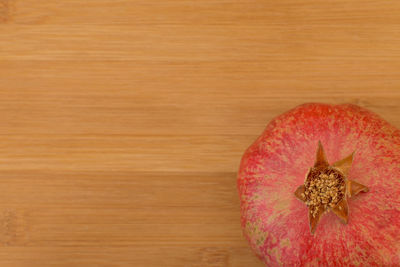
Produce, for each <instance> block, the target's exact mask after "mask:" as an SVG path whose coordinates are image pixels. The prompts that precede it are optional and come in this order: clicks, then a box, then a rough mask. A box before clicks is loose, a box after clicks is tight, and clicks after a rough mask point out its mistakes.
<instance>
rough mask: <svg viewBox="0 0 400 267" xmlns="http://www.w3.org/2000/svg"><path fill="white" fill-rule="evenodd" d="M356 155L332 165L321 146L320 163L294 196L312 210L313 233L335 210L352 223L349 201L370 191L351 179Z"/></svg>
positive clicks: (316, 163) (310, 172)
mask: <svg viewBox="0 0 400 267" xmlns="http://www.w3.org/2000/svg"><path fill="white" fill-rule="evenodd" d="M353 157H354V152H353V153H351V154H350V155H349V156H347V157H345V158H344V159H342V160H339V161H337V162H335V163H334V164H332V165H330V164H329V162H328V160H327V157H326V154H325V151H324V148H323V146H322V144H321V142H320V141H319V142H318V148H317V153H316V160H315V163H314V166H313V167H312V168H310V170H309V171H308V173H307V175H306V179H305V182H304V184H303V185H300V186H299V187H298V188H297V189H296V191H295V192H294V195H295V196H296V197H297V198H298V199H299V200H301V201H302V202H304V203H305V204H306V205H307V206H308V218H309V225H310V231H311V233H312V234H313V233H314V232H315V229H316V227H317V225H318V222H319V220H320V219H321V217H322V215H323V214H324V213H325V212H327V211H329V210H332V211H333V213H334V214H336V215H337V216H338V217H339V218H340V219H342V221H343V222H344V223H347V222H348V216H349V208H348V198H350V197H352V196H355V195H357V194H358V193H360V192H368V191H369V189H368V187H366V186H364V185H362V184H360V183H357V182H355V181H352V180H349V179H347V176H348V174H349V171H350V168H351V165H352V163H353Z"/></svg>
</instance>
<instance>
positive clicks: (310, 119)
mask: <svg viewBox="0 0 400 267" xmlns="http://www.w3.org/2000/svg"><path fill="white" fill-rule="evenodd" d="M319 140H320V141H321V143H322V144H323V146H324V149H325V152H326V155H327V158H328V161H329V163H334V162H335V161H337V160H340V159H342V158H344V157H346V156H348V155H349V154H351V153H352V152H353V151H355V155H354V160H353V164H352V167H351V169H350V173H349V175H348V179H352V180H355V181H357V182H359V183H361V184H363V185H366V186H367V187H369V189H370V191H369V192H368V193H360V194H359V195H357V196H355V197H354V198H353V197H352V198H351V199H350V200H349V221H348V223H347V224H344V223H343V222H341V221H340V220H339V219H338V217H336V216H335V215H334V214H333V213H332V212H328V213H326V214H324V215H323V216H322V218H321V220H320V222H319V224H318V227H317V229H316V231H315V233H314V234H311V233H310V227H309V221H308V208H307V206H306V205H305V204H304V203H302V202H301V201H299V200H298V199H296V197H295V196H294V192H295V190H296V188H297V187H298V186H299V185H301V184H303V183H304V179H305V174H306V173H307V171H308V170H309V168H310V167H311V166H313V164H314V160H315V153H316V149H317V145H318V141H319ZM237 187H238V192H239V197H240V208H241V225H242V229H243V233H244V235H245V237H246V238H247V240H248V241H249V243H250V246H251V248H252V249H253V250H254V252H255V253H256V254H257V256H258V257H259V258H260V259H261V260H262V261H264V262H265V263H266V264H267V265H268V266H400V131H399V130H398V129H396V128H395V127H394V126H392V125H390V124H389V123H388V122H386V121H385V120H383V119H382V118H381V117H379V116H378V115H376V114H374V113H372V112H370V111H368V110H366V109H364V108H361V107H359V106H356V105H351V104H344V105H328V104H317V103H311V104H304V105H301V106H298V107H296V108H294V109H292V110H290V111H288V112H286V113H284V114H282V115H280V116H278V117H277V118H275V119H274V120H272V121H271V122H270V123H269V124H268V125H267V127H266V129H265V130H264V132H263V133H262V134H261V136H260V137H259V138H258V139H257V140H256V141H255V142H254V143H253V144H252V145H251V146H250V147H249V148H248V149H247V150H246V152H245V153H244V155H243V157H242V160H241V164H240V168H239V173H238V180H237Z"/></svg>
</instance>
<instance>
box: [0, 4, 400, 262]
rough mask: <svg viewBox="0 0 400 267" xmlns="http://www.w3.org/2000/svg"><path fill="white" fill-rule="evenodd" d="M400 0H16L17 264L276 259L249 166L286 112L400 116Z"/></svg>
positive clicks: (8, 42)
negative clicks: (246, 220)
mask: <svg viewBox="0 0 400 267" xmlns="http://www.w3.org/2000/svg"><path fill="white" fill-rule="evenodd" d="M399 11H400V3H399V2H398V1H385V2H382V1H374V0H373V1H344V0H343V1H342V0H340V1H334V2H329V1H328V2H327V1H315V0H307V1H300V2H299V1H293V0H284V1H278V2H277V1H260V0H251V1H239V0H205V1H194V0H164V1H158V0H155V1H147V0H146V1H142V0H133V1H132V0H118V1H115V0H113V1H111V0H98V1H83V0H70V1H45V0H18V1H17V0H0V137H1V138H0V178H1V186H0V246H1V249H0V265H1V266H41V267H42V266H261V263H260V262H259V260H258V259H257V258H256V257H255V256H254V255H253V254H252V252H251V250H250V249H249V248H248V245H247V242H246V241H245V240H244V238H243V237H242V234H241V230H240V224H239V202H238V197H237V192H236V171H237V168H238V164H239V161H240V157H241V155H242V153H243V151H244V150H245V149H246V147H247V146H248V145H250V143H251V142H252V141H253V140H254V139H255V138H256V137H257V135H258V134H259V133H260V132H261V131H262V130H263V128H264V127H265V125H266V124H267V123H268V121H270V120H271V119H272V118H273V117H275V116H277V115H278V114H280V113H282V112H284V111H285V110H287V109H290V108H292V107H294V106H296V105H298V104H301V103H304V102H326V103H343V102H346V103H354V104H358V105H361V106H364V107H367V108H369V109H371V110H373V111H375V112H377V113H379V114H380V115H381V116H383V117H384V118H386V119H387V120H388V121H390V122H391V123H393V124H394V125H396V126H397V127H400V117H399V114H400V90H399V87H400V78H399V77H400V15H399V14H400V13H399Z"/></svg>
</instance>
